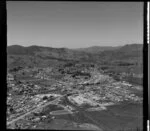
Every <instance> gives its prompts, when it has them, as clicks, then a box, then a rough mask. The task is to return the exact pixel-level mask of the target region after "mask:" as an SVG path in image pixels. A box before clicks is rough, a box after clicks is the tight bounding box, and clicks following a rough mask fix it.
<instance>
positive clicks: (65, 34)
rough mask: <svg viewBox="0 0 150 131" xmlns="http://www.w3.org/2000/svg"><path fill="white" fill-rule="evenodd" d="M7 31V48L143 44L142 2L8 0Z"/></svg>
mask: <svg viewBox="0 0 150 131" xmlns="http://www.w3.org/2000/svg"><path fill="white" fill-rule="evenodd" d="M7 28H8V30H7V39H8V40H7V44H8V45H14V44H19V45H23V46H29V45H41V46H50V47H68V48H80V47H89V46H117V45H124V44H132V43H143V3H142V2H36V1H33V2H29V1H24V2H23V1H20V2H19V1H7Z"/></svg>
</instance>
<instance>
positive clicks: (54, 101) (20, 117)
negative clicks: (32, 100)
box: [7, 96, 62, 125]
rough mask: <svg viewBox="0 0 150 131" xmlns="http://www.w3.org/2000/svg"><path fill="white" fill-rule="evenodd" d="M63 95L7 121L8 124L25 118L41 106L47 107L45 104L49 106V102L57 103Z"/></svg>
mask: <svg viewBox="0 0 150 131" xmlns="http://www.w3.org/2000/svg"><path fill="white" fill-rule="evenodd" d="M61 97H62V96H60V97H58V98H57V99H55V100H53V101H50V102H48V103H46V104H44V105H41V106H40V107H37V108H36V109H34V110H31V111H29V112H27V113H25V114H23V115H22V116H19V117H17V118H16V119H13V120H12V121H10V122H7V125H10V124H12V123H14V122H16V121H18V120H19V119H22V118H24V117H25V116H27V115H29V114H30V113H32V112H35V111H37V110H39V109H41V108H43V107H45V106H48V105H49V104H56V102H57V101H58V100H59V99H60V98H61Z"/></svg>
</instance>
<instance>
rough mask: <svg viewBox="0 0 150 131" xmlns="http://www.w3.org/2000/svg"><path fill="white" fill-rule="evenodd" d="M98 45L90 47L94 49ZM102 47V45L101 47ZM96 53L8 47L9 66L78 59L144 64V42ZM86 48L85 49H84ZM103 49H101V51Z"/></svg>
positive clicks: (37, 64)
mask: <svg viewBox="0 0 150 131" xmlns="http://www.w3.org/2000/svg"><path fill="white" fill-rule="evenodd" d="M95 48H96V47H90V48H89V50H92V49H93V50H94V49H95ZM100 48H101V47H100ZM100 48H99V49H98V51H97V52H96V51H95V53H93V52H92V53H90V51H81V50H80V51H79V50H78V49H77V50H73V49H68V48H51V47H42V46H29V47H23V46H19V45H13V46H8V47H7V54H8V57H7V58H8V59H7V62H8V66H9V67H10V66H19V65H21V66H26V65H34V66H35V65H36V66H39V65H45V66H46V65H52V64H53V63H58V62H61V63H63V62H67V61H77V62H93V63H98V64H102V65H103V64H105V65H115V66H116V65H124V66H126V65H130V64H131V65H142V53H143V52H142V51H143V45H142V44H130V45H125V46H121V47H120V46H119V47H114V48H113V47H102V48H101V49H100ZM82 50H84V49H82ZM100 50H101V51H100Z"/></svg>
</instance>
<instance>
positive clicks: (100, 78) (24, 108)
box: [7, 63, 143, 129]
mask: <svg viewBox="0 0 150 131" xmlns="http://www.w3.org/2000/svg"><path fill="white" fill-rule="evenodd" d="M134 90H142V88H141V87H140V86H138V85H133V84H131V83H129V82H126V81H117V80H115V79H114V78H113V77H112V76H110V75H108V74H106V73H105V72H104V71H103V70H99V69H98V67H97V65H96V64H90V63H84V64H83V63H67V64H64V65H59V66H58V67H45V68H39V67H34V68H30V67H27V68H23V69H22V68H21V69H18V70H17V71H16V70H15V71H9V72H8V74H7V128H10V129H37V128H38V124H39V123H46V122H49V121H53V120H55V119H56V118H57V117H59V116H61V115H65V114H70V115H76V114H77V113H79V112H82V111H87V112H93V111H103V110H107V108H108V107H109V106H112V105H118V104H120V103H123V102H130V103H142V100H143V98H142V96H140V95H138V94H135V93H134Z"/></svg>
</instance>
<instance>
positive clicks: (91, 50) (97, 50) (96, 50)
mask: <svg viewBox="0 0 150 131" xmlns="http://www.w3.org/2000/svg"><path fill="white" fill-rule="evenodd" d="M120 47H121V46H116V47H112V46H92V47H88V48H78V49H75V50H76V51H83V52H88V53H93V54H97V53H100V52H102V51H107V50H115V49H119V48H120Z"/></svg>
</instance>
